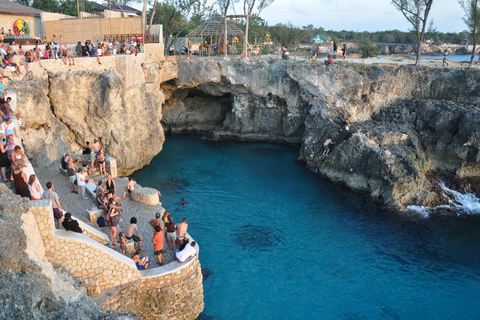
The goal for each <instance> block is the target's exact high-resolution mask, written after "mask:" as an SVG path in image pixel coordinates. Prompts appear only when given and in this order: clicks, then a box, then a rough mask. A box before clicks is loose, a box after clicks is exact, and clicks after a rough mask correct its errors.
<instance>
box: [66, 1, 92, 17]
mask: <svg viewBox="0 0 480 320" xmlns="http://www.w3.org/2000/svg"><path fill="white" fill-rule="evenodd" d="M79 7H80V11H83V12H89V11H90V10H91V9H93V3H92V2H90V1H87V0H79ZM59 9H60V11H59V12H61V13H63V14H67V15H69V16H78V9H77V0H61V1H60V5H59Z"/></svg>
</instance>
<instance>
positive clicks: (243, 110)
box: [160, 60, 480, 208]
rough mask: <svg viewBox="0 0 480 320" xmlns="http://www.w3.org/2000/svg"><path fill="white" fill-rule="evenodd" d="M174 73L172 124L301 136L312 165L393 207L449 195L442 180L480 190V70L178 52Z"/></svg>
mask: <svg viewBox="0 0 480 320" xmlns="http://www.w3.org/2000/svg"><path fill="white" fill-rule="evenodd" d="M169 64H170V65H169V68H170V69H172V62H169ZM188 70H190V72H188ZM196 71H198V72H196ZM171 75H172V76H171V78H168V79H166V78H163V79H162V80H160V82H161V81H164V82H163V84H162V90H163V91H164V92H165V95H166V97H167V101H166V103H165V106H164V109H163V120H162V123H163V124H164V126H165V130H167V131H168V132H172V133H181V132H203V133H208V135H209V136H210V137H212V138H217V139H225V138H227V139H241V140H256V141H276V142H283V143H298V144H299V145H300V144H301V147H300V157H299V159H300V160H302V161H305V163H306V164H307V165H308V166H309V167H310V168H312V170H314V171H316V172H317V173H318V174H320V175H322V176H325V177H328V178H329V179H331V180H334V181H338V182H342V183H345V184H346V185H347V186H349V187H351V188H353V189H356V190H361V191H364V192H367V193H368V194H370V195H371V196H372V197H373V198H376V199H378V200H380V201H381V202H383V203H385V204H386V205H388V206H391V207H394V208H404V207H406V206H407V205H411V204H420V205H430V206H434V205H438V204H441V203H445V202H446V201H447V200H446V199H445V198H444V197H443V195H442V192H441V190H439V187H438V183H437V182H438V180H447V181H449V182H451V183H455V184H456V185H457V186H459V187H460V189H464V190H466V189H471V190H478V189H479V188H480V184H479V183H478V182H477V180H478V177H479V175H480V171H479V168H478V165H477V158H478V156H479V155H478V148H479V147H480V141H479V139H478V137H477V135H478V133H477V132H478V130H476V128H478V121H479V116H478V106H479V105H480V104H479V102H480V96H479V92H480V91H479V89H480V87H479V85H478V83H479V80H480V73H479V72H478V71H471V72H467V71H459V70H442V69H437V70H432V69H427V68H422V69H417V68H414V67H402V68H389V67H376V66H362V65H333V66H330V67H329V68H324V67H323V65H321V64H311V63H307V64H305V63H304V64H295V63H285V62H275V63H273V62H272V63H257V62H249V63H244V62H238V61H231V60H218V61H213V60H180V61H179V62H178V73H176V72H173V73H171ZM312 94H313V95H316V96H318V97H320V98H321V99H322V100H325V101H327V102H329V104H328V105H327V104H326V103H325V102H322V101H319V100H317V101H318V102H317V101H315V100H314V96H313V95H312ZM334 105H335V106H336V107H335V106H334ZM339 115H340V116H341V117H342V118H345V117H347V118H348V119H350V120H351V121H352V122H353V123H354V124H355V126H352V125H350V128H351V132H352V134H351V136H350V137H349V138H348V139H347V140H344V139H343V133H341V132H340V130H339V127H340V126H341V125H342V120H341V119H340V116H339ZM327 138H333V139H334V140H335V141H336V142H337V145H336V148H335V149H334V151H333V152H332V153H331V154H330V155H329V156H328V157H325V156H323V154H322V153H323V142H324V141H325V140H326V139H327Z"/></svg>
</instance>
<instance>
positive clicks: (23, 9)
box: [0, 0, 45, 16]
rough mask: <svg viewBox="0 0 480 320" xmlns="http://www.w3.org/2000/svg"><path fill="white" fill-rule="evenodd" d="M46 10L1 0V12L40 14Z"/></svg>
mask: <svg viewBox="0 0 480 320" xmlns="http://www.w3.org/2000/svg"><path fill="white" fill-rule="evenodd" d="M42 12H45V11H43V10H40V9H35V8H32V7H29V6H24V5H21V4H19V3H15V2H11V1H8V0H0V13H2V14H13V15H23V16H40V13H42Z"/></svg>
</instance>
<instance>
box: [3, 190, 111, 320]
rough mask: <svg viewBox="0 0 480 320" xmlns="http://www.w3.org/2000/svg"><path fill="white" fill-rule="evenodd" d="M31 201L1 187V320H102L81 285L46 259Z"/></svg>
mask: <svg viewBox="0 0 480 320" xmlns="http://www.w3.org/2000/svg"><path fill="white" fill-rule="evenodd" d="M29 202H30V201H29V200H23V199H22V198H21V197H20V196H14V195H13V194H12V192H11V191H10V190H8V189H7V187H6V186H5V185H4V184H0V203H1V205H0V207H1V210H0V216H1V221H2V222H1V223H0V231H1V234H2V235H4V236H3V239H2V241H1V243H0V252H1V258H0V306H1V308H0V318H1V319H85V320H86V319H96V318H101V316H102V313H101V312H100V311H98V310H97V308H96V306H95V305H94V304H93V302H92V301H91V300H90V299H89V298H88V297H87V295H86V292H85V290H84V289H83V286H82V285H80V284H79V283H78V282H77V281H76V280H75V279H74V278H73V277H72V275H71V274H69V273H68V272H66V271H65V270H63V269H62V268H59V267H54V266H53V265H52V264H51V263H49V262H48V261H47V260H46V259H45V249H44V247H43V242H42V239H41V238H40V235H39V233H36V232H35V230H36V229H37V225H36V222H35V218H34V217H33V215H28V214H26V213H27V212H28V210H29V208H30V204H29ZM42 249H43V250H42ZM105 315H106V314H105ZM112 318H114V317H112Z"/></svg>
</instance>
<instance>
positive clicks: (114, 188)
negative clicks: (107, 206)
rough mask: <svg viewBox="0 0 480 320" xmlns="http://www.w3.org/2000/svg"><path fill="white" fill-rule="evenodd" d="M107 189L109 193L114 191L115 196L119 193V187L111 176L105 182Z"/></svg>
mask: <svg viewBox="0 0 480 320" xmlns="http://www.w3.org/2000/svg"><path fill="white" fill-rule="evenodd" d="M105 189H107V191H108V192H110V191H113V194H115V191H117V185H116V184H115V181H114V180H113V179H112V176H111V175H108V179H107V181H105Z"/></svg>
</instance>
